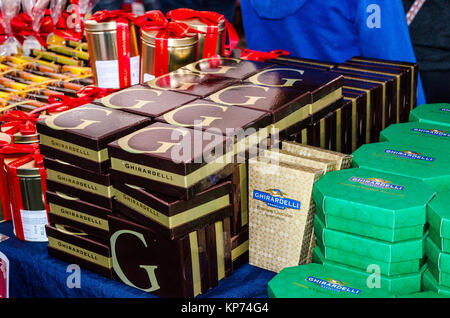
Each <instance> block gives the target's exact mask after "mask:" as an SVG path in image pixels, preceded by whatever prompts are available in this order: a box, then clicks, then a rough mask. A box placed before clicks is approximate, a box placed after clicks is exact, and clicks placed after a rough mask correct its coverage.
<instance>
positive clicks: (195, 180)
mask: <svg viewBox="0 0 450 318" xmlns="http://www.w3.org/2000/svg"><path fill="white" fill-rule="evenodd" d="M108 152H109V155H110V156H111V166H112V169H111V175H112V177H113V178H114V180H127V183H129V184H132V185H136V186H139V187H142V188H145V189H146V190H149V191H154V192H157V193H161V194H166V195H168V196H173V197H177V198H185V199H191V198H192V197H193V196H194V195H195V194H196V193H199V192H201V191H203V190H205V189H207V188H209V187H210V186H212V185H214V184H216V183H218V182H219V181H220V180H221V179H223V178H226V177H227V176H229V175H231V174H232V172H233V164H232V160H233V154H234V151H233V143H231V142H229V141H227V139H226V138H225V137H223V136H220V135H218V134H211V133H208V132H202V131H201V130H192V129H189V128H184V127H176V126H172V125H168V124H164V123H159V122H158V123H154V124H152V125H150V126H147V127H145V128H143V129H141V130H138V131H136V132H134V133H132V134H130V135H128V136H125V137H122V138H120V139H119V140H116V141H114V142H112V143H110V144H109V145H108Z"/></svg>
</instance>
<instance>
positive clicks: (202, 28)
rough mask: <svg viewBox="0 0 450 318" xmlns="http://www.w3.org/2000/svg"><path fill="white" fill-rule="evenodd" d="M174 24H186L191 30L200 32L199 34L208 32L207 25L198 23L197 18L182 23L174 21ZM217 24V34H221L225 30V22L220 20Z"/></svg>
mask: <svg viewBox="0 0 450 318" xmlns="http://www.w3.org/2000/svg"><path fill="white" fill-rule="evenodd" d="M174 22H181V23H186V24H187V25H189V26H190V27H191V28H193V29H196V30H198V31H201V32H207V31H208V25H207V24H206V23H203V22H202V21H200V20H199V19H197V18H194V19H187V20H182V21H176V20H174ZM218 24H219V32H222V31H223V30H224V29H225V20H220V21H219V23H218Z"/></svg>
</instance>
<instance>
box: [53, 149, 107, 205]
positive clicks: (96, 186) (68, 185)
mask: <svg viewBox="0 0 450 318" xmlns="http://www.w3.org/2000/svg"><path fill="white" fill-rule="evenodd" d="M44 166H45V169H46V172H47V188H48V190H50V191H52V192H62V193H65V194H67V195H69V196H73V197H76V198H79V199H80V200H82V201H86V202H89V203H92V204H95V205H98V206H101V207H104V208H108V209H110V208H112V197H113V193H112V185H111V180H110V175H109V174H98V173H94V172H92V171H89V170H86V169H82V168H80V167H78V166H74V165H72V164H68V163H66V162H63V161H60V160H57V159H51V158H48V157H45V158H44Z"/></svg>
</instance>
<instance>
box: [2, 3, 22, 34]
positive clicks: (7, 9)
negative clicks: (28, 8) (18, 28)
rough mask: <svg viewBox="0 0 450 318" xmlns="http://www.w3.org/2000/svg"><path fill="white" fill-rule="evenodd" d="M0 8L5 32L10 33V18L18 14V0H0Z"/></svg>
mask: <svg viewBox="0 0 450 318" xmlns="http://www.w3.org/2000/svg"><path fill="white" fill-rule="evenodd" d="M1 8H2V17H3V21H4V23H5V31H6V34H11V33H12V28H11V20H12V19H13V18H14V17H15V16H17V15H18V14H19V11H20V0H4V1H2V2H1Z"/></svg>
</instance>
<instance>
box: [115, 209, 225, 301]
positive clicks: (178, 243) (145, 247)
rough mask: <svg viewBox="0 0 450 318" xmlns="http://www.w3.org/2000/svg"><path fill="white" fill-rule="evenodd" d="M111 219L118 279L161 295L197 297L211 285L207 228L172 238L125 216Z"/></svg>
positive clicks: (116, 277) (116, 276)
mask: <svg viewBox="0 0 450 318" xmlns="http://www.w3.org/2000/svg"><path fill="white" fill-rule="evenodd" d="M108 220H109V229H110V243H111V252H112V263H113V276H114V278H115V279H117V280H118V281H121V282H123V283H125V284H127V285H129V286H132V287H134V288H137V289H140V290H143V291H145V292H149V293H153V294H155V295H157V296H161V297H183V298H186V297H195V296H197V295H199V294H201V293H204V292H206V291H207V290H208V289H209V288H210V287H211V285H212V284H211V283H210V282H209V277H210V266H213V264H212V263H211V259H210V257H209V256H210V254H209V253H208V241H207V234H206V231H207V230H206V229H202V230H199V231H194V232H191V233H189V234H188V235H186V236H183V237H181V238H178V239H175V240H170V239H168V238H167V237H165V236H163V235H161V234H159V233H158V232H154V231H152V230H150V229H149V228H147V227H145V226H142V225H138V224H136V223H134V222H132V221H130V220H126V219H124V218H122V217H117V216H109V217H108ZM216 253H217V252H216ZM210 264H211V265H210Z"/></svg>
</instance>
